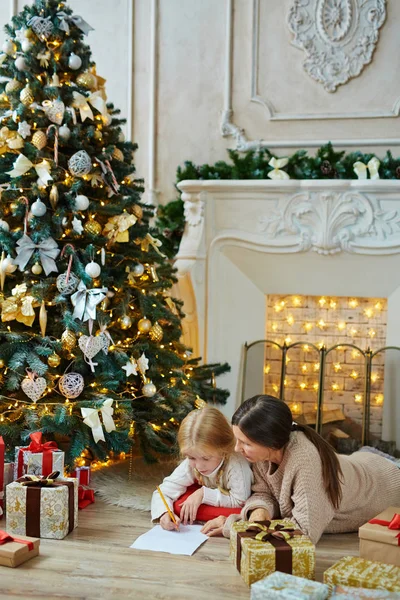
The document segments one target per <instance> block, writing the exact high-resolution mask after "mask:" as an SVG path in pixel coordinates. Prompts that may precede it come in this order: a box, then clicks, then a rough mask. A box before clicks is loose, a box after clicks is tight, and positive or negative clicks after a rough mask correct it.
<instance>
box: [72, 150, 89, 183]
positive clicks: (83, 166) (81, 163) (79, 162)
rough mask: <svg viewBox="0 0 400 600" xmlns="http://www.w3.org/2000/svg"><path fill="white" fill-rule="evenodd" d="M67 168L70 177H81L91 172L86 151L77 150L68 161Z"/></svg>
mask: <svg viewBox="0 0 400 600" xmlns="http://www.w3.org/2000/svg"><path fill="white" fill-rule="evenodd" d="M68 167H69V170H70V171H71V173H72V175H75V176H76V177H82V176H83V175H87V174H88V173H90V171H91V170H92V160H91V158H90V156H89V154H88V153H87V152H86V150H79V152H75V154H73V155H72V156H71V158H70V159H69V161H68Z"/></svg>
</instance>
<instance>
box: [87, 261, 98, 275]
mask: <svg viewBox="0 0 400 600" xmlns="http://www.w3.org/2000/svg"><path fill="white" fill-rule="evenodd" d="M85 273H86V275H89V277H91V278H92V279H96V277H98V276H99V275H100V273H101V267H100V265H98V264H97V263H95V262H94V261H93V260H92V261H91V262H90V263H89V264H87V265H86V267H85Z"/></svg>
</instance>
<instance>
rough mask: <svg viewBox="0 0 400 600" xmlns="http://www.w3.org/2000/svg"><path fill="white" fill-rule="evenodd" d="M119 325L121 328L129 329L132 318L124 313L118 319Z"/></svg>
mask: <svg viewBox="0 0 400 600" xmlns="http://www.w3.org/2000/svg"><path fill="white" fill-rule="evenodd" d="M119 326H120V327H121V329H129V328H130V327H132V319H131V318H130V316H129V315H124V316H123V317H121V318H120V319H119Z"/></svg>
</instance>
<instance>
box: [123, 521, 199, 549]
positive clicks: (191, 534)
mask: <svg viewBox="0 0 400 600" xmlns="http://www.w3.org/2000/svg"><path fill="white" fill-rule="evenodd" d="M202 527H203V526H202V525H181V526H180V528H179V531H165V529H163V528H162V527H161V526H160V525H156V526H155V527H153V529H150V530H149V531H147V532H146V533H144V534H143V535H141V536H139V537H138V538H137V540H136V541H135V542H134V543H133V544H132V546H130V547H131V548H136V549H137V550H154V551H155V552H169V553H170V554H185V555H186V556H191V555H192V554H193V552H195V550H197V548H198V547H199V546H201V544H203V543H204V542H205V541H206V540H208V536H207V535H204V533H200V530H201V528H202Z"/></svg>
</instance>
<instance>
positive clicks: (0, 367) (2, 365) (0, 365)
mask: <svg viewBox="0 0 400 600" xmlns="http://www.w3.org/2000/svg"><path fill="white" fill-rule="evenodd" d="M4 364H5V363H4V360H3V359H2V358H0V369H2V368H3V367H4Z"/></svg>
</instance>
